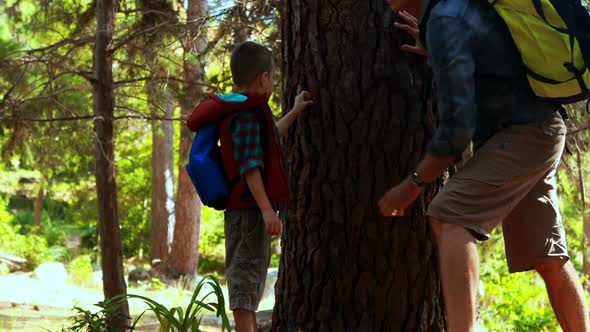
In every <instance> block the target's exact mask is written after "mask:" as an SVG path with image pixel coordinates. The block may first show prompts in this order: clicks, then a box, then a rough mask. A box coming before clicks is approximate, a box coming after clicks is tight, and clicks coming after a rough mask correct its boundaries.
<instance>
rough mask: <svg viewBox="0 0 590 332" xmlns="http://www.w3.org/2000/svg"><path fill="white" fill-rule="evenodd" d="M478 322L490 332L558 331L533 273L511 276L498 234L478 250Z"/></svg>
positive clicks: (540, 283) (543, 292) (543, 293)
mask: <svg viewBox="0 0 590 332" xmlns="http://www.w3.org/2000/svg"><path fill="white" fill-rule="evenodd" d="M480 255H481V261H482V263H481V271H480V274H481V282H482V289H480V296H479V301H480V316H481V317H480V318H481V320H482V321H483V324H484V325H485V327H486V328H487V329H488V330H489V331H508V332H525V331H547V332H549V331H551V332H553V331H557V328H558V326H559V325H558V322H557V320H556V319H555V315H554V313H553V310H552V308H551V304H550V303H549V300H548V298H547V295H546V292H545V285H544V283H543V280H542V279H541V278H540V276H539V275H538V274H537V273H536V272H525V273H516V274H510V273H509V272H508V267H507V265H506V262H505V255H504V241H503V239H502V235H501V230H499V229H498V230H496V231H494V233H493V234H492V239H490V240H489V241H487V242H486V243H483V244H482V245H481V247H480Z"/></svg>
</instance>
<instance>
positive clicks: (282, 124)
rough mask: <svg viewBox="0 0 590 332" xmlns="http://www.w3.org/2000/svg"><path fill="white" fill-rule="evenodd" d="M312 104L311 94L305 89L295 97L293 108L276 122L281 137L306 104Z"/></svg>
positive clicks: (285, 133) (286, 132)
mask: <svg viewBox="0 0 590 332" xmlns="http://www.w3.org/2000/svg"><path fill="white" fill-rule="evenodd" d="M312 104H313V100H312V99H311V94H310V93H309V92H307V91H302V92H301V93H300V94H299V95H298V96H297V97H295V105H294V106H293V109H292V110H291V111H289V113H287V115H285V116H284V117H283V118H282V119H281V120H279V121H278V122H277V128H278V129H279V134H280V135H281V137H285V136H287V134H288V132H289V128H291V126H292V125H293V122H295V120H296V119H297V117H299V115H300V114H301V112H303V111H304V110H305V109H306V108H307V107H308V106H311V105H312Z"/></svg>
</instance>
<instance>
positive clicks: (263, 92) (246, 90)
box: [240, 86, 270, 99]
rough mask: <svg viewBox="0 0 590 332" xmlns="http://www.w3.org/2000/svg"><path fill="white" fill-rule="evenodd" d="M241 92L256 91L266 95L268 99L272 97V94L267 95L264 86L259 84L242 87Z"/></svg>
mask: <svg viewBox="0 0 590 332" xmlns="http://www.w3.org/2000/svg"><path fill="white" fill-rule="evenodd" d="M240 92H254V93H259V94H261V95H265V96H266V98H267V99H268V98H269V97H270V96H268V95H267V93H266V92H265V91H264V89H263V88H261V87H258V86H251V87H248V88H242V89H240Z"/></svg>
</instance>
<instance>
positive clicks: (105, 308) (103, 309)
mask: <svg viewBox="0 0 590 332" xmlns="http://www.w3.org/2000/svg"><path fill="white" fill-rule="evenodd" d="M95 306H97V307H98V308H100V310H98V311H97V312H93V311H91V310H84V309H82V308H80V307H74V311H76V312H77V315H75V316H74V317H72V325H71V326H69V327H64V328H62V330H61V331H62V332H118V331H121V328H128V326H117V325H115V326H109V322H110V321H112V320H113V319H122V320H126V319H129V317H126V316H125V315H123V314H120V313H119V312H118V310H119V309H120V308H121V303H120V301H114V300H109V301H100V302H98V303H97V304H95ZM132 330H133V328H130V331H132Z"/></svg>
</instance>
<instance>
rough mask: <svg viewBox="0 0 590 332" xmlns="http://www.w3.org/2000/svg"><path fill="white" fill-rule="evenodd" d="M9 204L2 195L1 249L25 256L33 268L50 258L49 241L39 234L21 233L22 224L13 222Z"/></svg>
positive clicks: (0, 201) (0, 214)
mask: <svg viewBox="0 0 590 332" xmlns="http://www.w3.org/2000/svg"><path fill="white" fill-rule="evenodd" d="M7 206H8V202H7V200H6V199H5V198H3V197H2V196H1V195H0V251H4V252H7V253H9V254H12V255H16V256H19V257H23V258H25V259H26V260H27V268H29V269H31V270H32V269H34V268H36V267H37V266H38V265H39V264H41V263H43V262H45V261H47V260H49V259H50V256H49V248H48V247H47V242H46V241H45V239H44V238H42V237H40V236H37V235H31V234H28V235H23V234H20V226H18V225H14V224H13V216H12V215H11V214H10V213H9V212H8V211H7Z"/></svg>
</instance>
